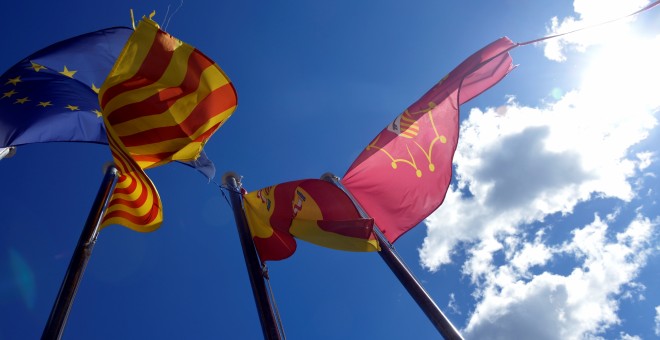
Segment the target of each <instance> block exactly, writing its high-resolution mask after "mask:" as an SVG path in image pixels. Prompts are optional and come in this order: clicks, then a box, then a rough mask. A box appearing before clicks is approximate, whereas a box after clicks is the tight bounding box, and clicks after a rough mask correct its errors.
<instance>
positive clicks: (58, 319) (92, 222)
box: [41, 165, 118, 340]
mask: <svg viewBox="0 0 660 340" xmlns="http://www.w3.org/2000/svg"><path fill="white" fill-rule="evenodd" d="M117 177H118V172H117V168H115V166H114V165H109V166H108V167H107V170H106V171H105V177H103V181H102V182H101V187H100V188H99V191H98V193H97V194H96V198H95V199H94V203H93V204H92V208H91V210H90V212H89V215H88V216H87V221H86V222H85V227H84V228H83V230H82V232H81V233H80V238H79V239H78V244H77V245H76V249H75V250H74V251H73V255H72V256H71V261H70V262H69V267H68V269H67V270H66V274H65V276H64V280H62V285H61V286H60V291H59V292H58V293H57V298H56V299H55V303H54V304H53V309H52V310H51V311H50V316H49V317H48V322H47V323H46V327H45V328H44V331H43V333H42V335H41V339H42V340H50V339H60V338H61V337H62V332H63V331H64V326H65V324H66V321H67V318H68V317H69V312H70V311H71V305H72V304H73V299H74V298H75V296H76V292H77V291H78V286H79V285H80V280H81V279H82V276H83V273H84V272H85V267H87V262H89V257H90V256H91V255H92V250H93V249H94V244H95V243H96V238H97V236H98V233H99V225H100V222H101V218H102V217H103V214H104V213H105V209H106V207H107V205H108V200H109V198H110V194H111V193H112V188H113V187H114V184H115V180H116V179H117Z"/></svg>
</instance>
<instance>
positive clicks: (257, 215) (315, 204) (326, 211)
mask: <svg viewBox="0 0 660 340" xmlns="http://www.w3.org/2000/svg"><path fill="white" fill-rule="evenodd" d="M243 207H244V209H245V216H246V218H247V221H248V225H249V227H250V232H251V233H252V238H253V240H254V244H255V247H256V248H257V252H258V253H259V257H260V258H261V261H262V262H265V261H269V260H282V259H285V258H287V257H289V256H291V255H292V254H293V253H294V252H295V250H296V241H295V239H294V237H296V238H299V239H301V240H305V241H307V242H311V243H314V244H317V245H320V246H323V247H327V248H332V249H338V250H346V251H377V250H380V248H379V246H378V241H377V240H376V239H375V237H374V234H373V220H372V219H364V218H362V217H361V216H360V213H359V212H358V210H357V208H356V207H355V205H354V204H353V202H352V201H351V199H350V198H349V197H348V196H347V195H346V194H345V193H344V192H343V191H342V190H341V189H339V188H338V187H336V186H335V185H334V184H332V183H329V182H326V181H323V180H320V179H306V180H298V181H292V182H286V183H282V184H278V185H274V186H270V187H267V188H264V189H261V190H258V191H254V192H251V193H248V194H246V195H245V196H244V200H243Z"/></svg>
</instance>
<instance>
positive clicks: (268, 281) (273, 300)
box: [261, 264, 286, 340]
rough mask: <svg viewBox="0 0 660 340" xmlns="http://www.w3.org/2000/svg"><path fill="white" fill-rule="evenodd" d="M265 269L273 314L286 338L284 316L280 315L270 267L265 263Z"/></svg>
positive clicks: (282, 335)
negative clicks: (269, 272)
mask: <svg viewBox="0 0 660 340" xmlns="http://www.w3.org/2000/svg"><path fill="white" fill-rule="evenodd" d="M261 269H262V271H263V276H264V279H266V285H267V286H268V298H269V299H270V303H271V306H273V316H274V317H275V321H276V322H277V330H278V331H279V333H280V337H281V339H283V340H284V339H286V334H284V325H283V324H282V317H281V315H280V309H279V308H278V307H277V302H275V294H274V293H273V287H272V286H271V284H270V276H269V275H268V267H266V265H265V264H263V265H262V267H261Z"/></svg>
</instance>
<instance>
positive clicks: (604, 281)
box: [464, 216, 657, 339]
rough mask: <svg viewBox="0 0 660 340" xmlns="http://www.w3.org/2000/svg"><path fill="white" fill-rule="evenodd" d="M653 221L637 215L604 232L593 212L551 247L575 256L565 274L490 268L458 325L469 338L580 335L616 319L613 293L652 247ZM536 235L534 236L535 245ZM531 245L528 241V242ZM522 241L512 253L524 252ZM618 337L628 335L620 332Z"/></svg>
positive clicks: (511, 267)
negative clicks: (617, 229)
mask: <svg viewBox="0 0 660 340" xmlns="http://www.w3.org/2000/svg"><path fill="white" fill-rule="evenodd" d="M656 226H657V223H656V222H652V221H650V220H649V219H648V218H644V217H642V216H637V218H636V219H635V220H633V221H632V222H631V223H630V224H629V225H628V226H627V228H626V229H625V230H624V231H623V232H621V233H618V234H616V235H615V237H614V238H612V237H611V235H610V234H608V225H607V224H606V223H605V222H604V221H602V220H601V219H600V218H599V217H598V216H596V217H595V218H594V221H593V222H592V223H591V224H589V225H587V226H585V227H583V228H581V229H575V230H574V231H573V232H572V234H573V237H572V239H571V240H570V241H569V242H566V243H564V244H562V245H560V246H558V247H556V248H555V249H553V252H555V253H558V254H563V255H564V256H573V257H575V258H576V259H579V262H580V266H579V267H576V268H574V269H573V271H572V272H571V273H570V274H568V275H565V276H563V275H559V274H554V273H550V272H544V273H541V274H539V275H533V276H530V279H525V278H524V277H523V275H522V274H524V273H518V274H516V272H517V268H516V265H515V264H513V261H511V262H509V263H507V264H504V265H501V266H497V267H493V268H491V272H490V273H489V274H488V276H489V277H488V279H487V280H485V281H484V282H485V283H484V285H483V287H482V288H481V289H480V297H481V298H480V301H479V303H478V304H477V306H476V308H475V310H474V312H473V314H472V315H471V317H470V319H469V322H468V325H467V327H466V329H465V330H464V333H465V336H466V338H474V339H482V338H489V339H512V338H520V339H583V338H590V337H595V336H597V335H598V334H599V333H602V332H603V331H605V330H606V329H607V328H608V327H610V326H611V325H613V324H617V323H619V322H620V320H619V318H618V316H617V314H616V312H617V310H618V302H617V296H618V295H622V294H625V291H624V290H625V289H626V285H627V284H628V283H630V282H632V280H634V278H635V276H636V275H637V273H638V271H639V269H640V268H642V267H643V266H644V265H645V263H646V260H647V258H648V256H649V254H650V253H651V251H652V250H653V246H652V245H651V243H650V242H649V240H650V238H651V237H652V235H653V233H654V228H656ZM539 242H540V241H539V240H538V239H537V240H535V241H534V243H535V244H536V246H538V245H539ZM531 246H533V245H531ZM526 247H527V245H525V246H523V247H522V249H523V250H521V251H519V252H518V253H517V255H516V256H524V254H523V252H525V250H524V249H526ZM626 336H627V337H624V336H623V335H622V338H624V339H634V337H630V336H629V335H626Z"/></svg>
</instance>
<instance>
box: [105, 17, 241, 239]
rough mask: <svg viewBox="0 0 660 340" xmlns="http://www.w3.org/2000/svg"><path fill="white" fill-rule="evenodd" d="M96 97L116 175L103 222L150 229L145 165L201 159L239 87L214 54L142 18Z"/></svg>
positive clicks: (154, 220) (157, 209)
mask: <svg viewBox="0 0 660 340" xmlns="http://www.w3.org/2000/svg"><path fill="white" fill-rule="evenodd" d="M99 102H100V105H101V107H102V112H103V119H104V123H105V127H106V130H107V132H108V139H109V141H110V143H109V145H110V150H111V152H112V155H113V158H114V160H115V164H116V165H117V168H118V170H119V173H120V178H119V181H118V183H117V186H116V188H115V190H114V192H113V194H112V197H111V200H110V204H109V206H108V209H107V212H106V215H105V217H104V220H103V224H102V226H103V227H105V226H108V225H110V224H120V225H123V226H126V227H128V228H131V229H134V230H137V231H145V232H146V231H152V230H155V229H157V228H158V227H159V226H160V224H161V222H162V208H161V201H160V198H159V196H158V192H157V190H156V188H155V186H154V185H153V183H152V182H151V180H150V179H149V177H147V175H146V174H145V173H144V169H147V168H152V167H156V166H160V165H163V164H166V163H169V162H172V161H188V162H194V161H196V160H198V159H199V156H200V154H201V152H202V148H203V147H204V144H205V143H206V142H207V141H208V139H209V138H210V137H211V135H212V134H213V133H214V132H215V131H216V130H217V129H218V128H219V127H220V126H221V125H222V124H223V123H224V122H225V121H226V120H227V119H228V118H229V117H230V116H231V114H232V113H233V112H234V110H235V109H236V104H237V97H236V91H235V90H234V87H233V85H232V83H231V82H230V81H229V78H227V76H226V75H225V73H224V72H223V71H222V69H220V67H219V66H218V65H217V64H215V63H214V62H213V61H212V60H211V59H209V58H208V57H206V56H205V55H204V54H202V53H201V52H200V51H199V50H197V49H195V48H194V47H192V46H190V45H187V44H185V43H184V42H182V41H180V40H178V39H176V38H174V37H172V36H171V35H169V34H167V33H165V32H164V31H162V30H160V28H159V27H158V25H157V24H156V23H155V22H153V21H151V20H149V19H143V20H142V21H141V22H140V23H139V25H138V27H137V29H136V30H135V32H134V33H133V34H132V35H131V37H130V38H129V40H128V42H127V43H126V46H125V47H124V49H123V50H122V52H121V54H120V55H119V57H118V58H117V62H116V63H115V65H114V67H113V68H112V70H111V71H110V74H109V75H108V77H107V79H106V80H105V82H104V83H103V86H102V87H101V90H100V92H99Z"/></svg>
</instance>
